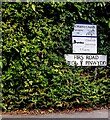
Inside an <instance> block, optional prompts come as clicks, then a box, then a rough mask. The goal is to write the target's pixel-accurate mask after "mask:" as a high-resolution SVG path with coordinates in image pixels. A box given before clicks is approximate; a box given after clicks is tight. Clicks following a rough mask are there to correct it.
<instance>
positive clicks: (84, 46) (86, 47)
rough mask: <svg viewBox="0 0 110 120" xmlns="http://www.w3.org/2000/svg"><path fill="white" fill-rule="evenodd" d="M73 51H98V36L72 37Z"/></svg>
mask: <svg viewBox="0 0 110 120" xmlns="http://www.w3.org/2000/svg"><path fill="white" fill-rule="evenodd" d="M72 47H73V49H72V50H73V51H72V52H73V53H97V38H95V37H72Z"/></svg>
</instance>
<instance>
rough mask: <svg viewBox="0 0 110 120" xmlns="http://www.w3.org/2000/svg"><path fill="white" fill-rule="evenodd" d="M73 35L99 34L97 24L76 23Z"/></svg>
mask: <svg viewBox="0 0 110 120" xmlns="http://www.w3.org/2000/svg"><path fill="white" fill-rule="evenodd" d="M72 36H79V37H80V36H91V37H92V36H95V37H96V36H97V26H96V25H91V24H75V26H74V31H72Z"/></svg>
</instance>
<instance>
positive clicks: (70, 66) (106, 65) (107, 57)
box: [64, 53, 108, 67]
mask: <svg viewBox="0 0 110 120" xmlns="http://www.w3.org/2000/svg"><path fill="white" fill-rule="evenodd" d="M68 54H73V55H74V54H76V55H103V54H88V53H85V54H83V53H82V54H80V53H67V54H64V55H68ZM106 56H107V59H106V61H107V65H106V66H70V65H68V66H69V67H107V66H108V55H106Z"/></svg>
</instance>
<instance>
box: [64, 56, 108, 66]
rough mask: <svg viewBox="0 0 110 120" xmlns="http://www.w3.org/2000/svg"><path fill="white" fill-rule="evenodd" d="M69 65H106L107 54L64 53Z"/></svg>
mask: <svg viewBox="0 0 110 120" xmlns="http://www.w3.org/2000/svg"><path fill="white" fill-rule="evenodd" d="M65 59H66V62H67V64H69V65H70V66H75V65H76V66H107V55H84V54H80V55H79V54H65Z"/></svg>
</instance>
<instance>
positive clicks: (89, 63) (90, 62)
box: [86, 61, 97, 65]
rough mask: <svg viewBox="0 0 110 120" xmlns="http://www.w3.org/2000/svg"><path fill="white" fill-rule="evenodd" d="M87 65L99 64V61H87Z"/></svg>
mask: <svg viewBox="0 0 110 120" xmlns="http://www.w3.org/2000/svg"><path fill="white" fill-rule="evenodd" d="M86 65H97V61H86Z"/></svg>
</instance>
